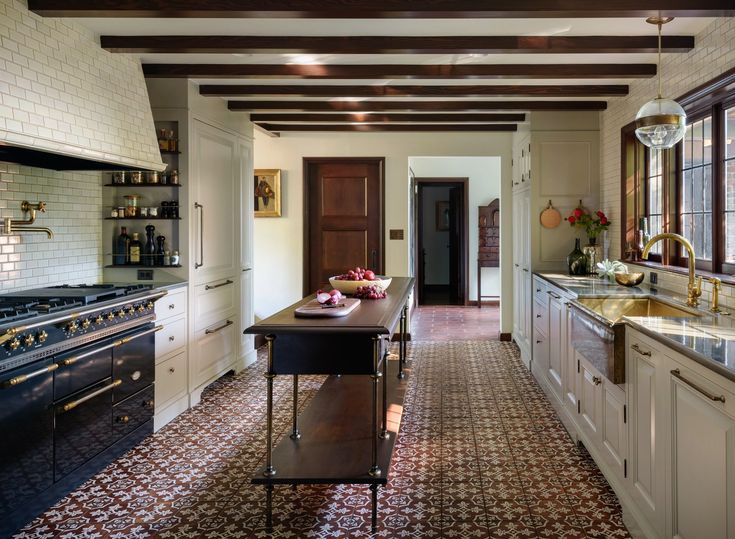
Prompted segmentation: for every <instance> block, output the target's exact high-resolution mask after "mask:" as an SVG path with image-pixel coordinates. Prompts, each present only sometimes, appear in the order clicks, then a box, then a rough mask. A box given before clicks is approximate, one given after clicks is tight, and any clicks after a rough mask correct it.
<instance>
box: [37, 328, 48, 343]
mask: <svg viewBox="0 0 735 539" xmlns="http://www.w3.org/2000/svg"><path fill="white" fill-rule="evenodd" d="M46 339H48V333H46V332H45V331H44V330H41V331H40V332H39V333H38V342H46Z"/></svg>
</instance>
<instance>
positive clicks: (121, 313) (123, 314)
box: [117, 309, 125, 318]
mask: <svg viewBox="0 0 735 539" xmlns="http://www.w3.org/2000/svg"><path fill="white" fill-rule="evenodd" d="M117 315H118V316H119V317H120V318H125V311H124V310H123V309H120V311H118V313H117Z"/></svg>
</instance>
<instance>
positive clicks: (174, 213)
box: [168, 200, 179, 219]
mask: <svg viewBox="0 0 735 539" xmlns="http://www.w3.org/2000/svg"><path fill="white" fill-rule="evenodd" d="M168 209H169V213H170V214H171V219H178V218H179V202H178V201H177V200H172V201H171V202H169V203H168Z"/></svg>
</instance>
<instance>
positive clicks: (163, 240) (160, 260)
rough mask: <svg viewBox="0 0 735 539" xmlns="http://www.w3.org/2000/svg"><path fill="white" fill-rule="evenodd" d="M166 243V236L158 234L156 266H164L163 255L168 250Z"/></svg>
mask: <svg viewBox="0 0 735 539" xmlns="http://www.w3.org/2000/svg"><path fill="white" fill-rule="evenodd" d="M165 243H166V237H165V236H158V237H157V238H156V244H157V247H156V266H163V255H164V254H165V253H166V250H165V248H164V246H165Z"/></svg>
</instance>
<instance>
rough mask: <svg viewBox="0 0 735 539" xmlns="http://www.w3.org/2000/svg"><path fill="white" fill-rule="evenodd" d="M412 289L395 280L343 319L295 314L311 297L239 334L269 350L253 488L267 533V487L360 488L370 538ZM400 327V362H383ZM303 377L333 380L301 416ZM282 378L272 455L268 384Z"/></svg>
mask: <svg viewBox="0 0 735 539" xmlns="http://www.w3.org/2000/svg"><path fill="white" fill-rule="evenodd" d="M413 286H414V279H413V278H409V277H394V278H393V281H392V283H391V285H390V286H389V287H388V289H387V297H386V298H384V299H380V300H363V301H362V302H361V303H360V305H359V306H358V307H357V308H356V309H355V310H354V311H352V312H351V313H350V314H348V315H347V316H345V317H341V318H299V317H296V316H295V315H294V310H295V309H296V308H298V307H300V306H302V305H305V304H306V303H308V302H309V301H311V300H312V299H313V296H308V297H306V298H304V299H303V300H301V301H299V302H297V303H295V304H294V305H291V306H290V307H287V308H286V309H283V310H282V311H280V312H278V313H276V314H274V315H273V316H271V317H269V318H266V319H265V320H262V321H260V322H258V323H257V324H255V325H253V326H251V327H249V328H248V329H246V330H245V333H253V334H260V335H265V339H266V343H267V346H268V366H267V371H266V373H265V377H266V379H267V393H266V408H267V409H266V429H267V433H266V463H265V467H264V468H261V469H260V470H258V472H257V473H256V475H255V476H254V477H253V479H252V483H253V484H258V485H264V486H265V488H266V527H267V528H268V529H269V530H270V529H271V528H272V524H273V487H274V485H277V484H286V485H294V486H296V485H300V484H302V485H303V484H364V485H368V486H369V488H370V490H371V493H372V520H371V524H372V530H373V531H375V529H376V524H377V507H378V487H379V486H380V485H385V484H386V483H387V474H388V468H389V466H390V460H391V456H392V453H393V445H394V443H395V439H396V435H397V433H398V425H399V423H400V410H401V409H402V403H403V395H404V393H405V389H406V373H405V371H404V364H405V361H406V340H407V339H406V333H407V327H406V313H407V309H408V305H407V302H408V296H409V294H410V292H411V290H412V289H413ZM397 327H398V334H399V337H400V339H399V347H398V348H399V355H398V361H388V360H387V356H388V348H389V343H390V339H391V337H392V336H393V334H394V333H395V330H396V328H397ZM301 374H327V375H330V376H329V377H328V378H327V380H326V381H325V382H324V384H323V385H322V387H321V388H320V389H319V391H318V392H317V394H316V395H315V396H314V397H313V398H312V399H311V401H310V402H309V404H308V406H307V407H306V408H305V409H304V410H303V411H302V412H301V413H300V414H299V413H298V387H299V378H298V377H299V375H301ZM279 375H291V376H293V425H292V429H291V434H290V436H286V437H284V438H283V439H282V440H281V441H280V443H279V444H278V445H277V446H276V447H275V448H274V447H273V379H274V378H275V377H276V376H279ZM366 376H368V377H369V380H366V379H365V377H366ZM381 379H382V381H383V383H382V395H381V391H380V385H381V384H380V381H381ZM389 409H390V410H391V416H390V418H389V413H388V412H389ZM381 410H382V413H381ZM396 415H397V417H396ZM379 416H380V418H379ZM379 419H380V421H379Z"/></svg>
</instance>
